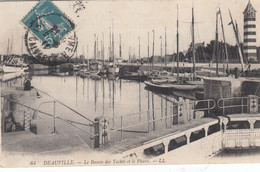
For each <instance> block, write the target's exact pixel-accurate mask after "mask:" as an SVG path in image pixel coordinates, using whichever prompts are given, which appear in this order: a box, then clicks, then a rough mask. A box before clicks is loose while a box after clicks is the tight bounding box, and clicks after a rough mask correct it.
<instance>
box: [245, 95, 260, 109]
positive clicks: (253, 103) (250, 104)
mask: <svg viewBox="0 0 260 172" xmlns="http://www.w3.org/2000/svg"><path fill="white" fill-rule="evenodd" d="M247 112H248V113H258V97H257V96H255V95H248V97H247Z"/></svg>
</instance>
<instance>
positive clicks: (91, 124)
mask: <svg viewBox="0 0 260 172" xmlns="http://www.w3.org/2000/svg"><path fill="white" fill-rule="evenodd" d="M3 97H5V96H3ZM5 98H7V97H5ZM7 100H8V101H10V102H13V103H16V104H17V105H19V106H23V107H24V108H26V109H29V110H32V111H33V114H34V115H33V117H32V119H35V116H37V117H39V119H46V117H44V116H42V117H41V116H39V115H38V114H43V115H45V116H48V117H47V118H53V126H54V130H53V132H56V120H57V119H58V120H61V121H63V122H65V123H67V124H69V125H71V126H72V127H74V128H77V129H79V130H81V131H82V132H84V133H86V134H87V135H88V136H89V139H90V145H91V144H93V143H91V142H92V141H93V139H94V138H95V137H96V136H98V134H94V132H93V128H94V126H95V123H96V122H94V121H91V120H89V119H88V118H85V119H87V120H88V122H86V123H83V122H77V121H74V120H69V119H66V118H62V117H59V116H57V111H56V106H57V103H59V102H58V101H57V100H52V101H45V102H42V103H40V104H39V105H38V107H37V109H35V108H33V107H30V106H28V105H26V104H23V103H20V102H19V101H17V100H13V99H10V98H7ZM50 103H53V114H51V113H49V112H46V111H42V110H40V108H41V107H42V105H44V104H50ZM60 104H61V105H63V104H62V103H60ZM63 106H64V105H63ZM65 107H66V106H65ZM68 109H70V110H71V108H68ZM72 111H73V110H72ZM76 114H78V112H77V113H76ZM81 116H82V115H81ZM80 126H85V127H89V131H88V130H86V129H84V128H82V127H80Z"/></svg>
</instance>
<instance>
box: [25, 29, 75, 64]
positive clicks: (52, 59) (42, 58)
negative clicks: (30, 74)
mask: <svg viewBox="0 0 260 172" xmlns="http://www.w3.org/2000/svg"><path fill="white" fill-rule="evenodd" d="M24 38H25V45H26V48H27V50H28V52H29V53H30V54H31V55H32V56H33V57H34V58H35V59H36V60H37V61H39V62H40V63H41V64H44V65H48V66H55V65H59V64H62V63H66V62H68V60H69V59H70V58H71V57H72V56H73V55H74V53H75V51H76V49H77V45H78V39H77V36H76V33H75V32H74V31H71V32H70V33H68V34H67V35H66V36H64V38H63V39H62V40H61V41H60V42H59V44H57V45H56V46H54V47H52V48H48V47H46V45H45V44H43V42H42V41H40V40H39V39H38V38H37V37H36V36H34V34H32V33H31V32H30V31H26V33H25V37H24Z"/></svg>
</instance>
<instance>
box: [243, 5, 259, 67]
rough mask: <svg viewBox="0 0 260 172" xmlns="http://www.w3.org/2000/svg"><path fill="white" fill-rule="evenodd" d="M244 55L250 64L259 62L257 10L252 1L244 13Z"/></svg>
mask: <svg viewBox="0 0 260 172" xmlns="http://www.w3.org/2000/svg"><path fill="white" fill-rule="evenodd" d="M243 14H244V55H245V58H246V59H248V60H249V61H250V62H256V61H257V55H256V10H255V9H254V7H253V6H252V4H251V2H250V0H249V2H248V4H247V6H246V9H245V11H244V13H243Z"/></svg>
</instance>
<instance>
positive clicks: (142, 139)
mask: <svg viewBox="0 0 260 172" xmlns="http://www.w3.org/2000/svg"><path fill="white" fill-rule="evenodd" d="M216 123H218V119H213V118H200V119H194V120H191V121H189V122H188V123H186V124H178V125H173V126H172V127H169V128H166V129H160V130H159V131H152V132H149V133H142V134H139V135H138V136H136V137H135V138H134V139H125V140H122V141H119V142H117V143H115V144H110V145H107V146H104V147H103V148H99V149H97V150H98V151H101V152H106V153H110V154H120V153H123V152H125V151H128V150H131V149H134V148H137V147H139V146H142V145H144V144H145V143H146V142H152V141H154V140H158V139H162V138H165V137H167V136H169V135H175V134H178V133H181V132H188V130H192V131H194V130H196V128H198V129H199V127H201V126H203V125H205V124H209V125H213V124H216ZM184 134H185V133H184Z"/></svg>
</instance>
